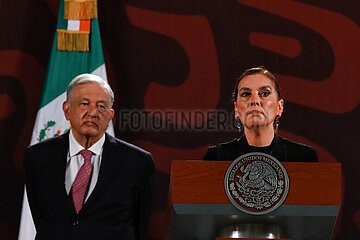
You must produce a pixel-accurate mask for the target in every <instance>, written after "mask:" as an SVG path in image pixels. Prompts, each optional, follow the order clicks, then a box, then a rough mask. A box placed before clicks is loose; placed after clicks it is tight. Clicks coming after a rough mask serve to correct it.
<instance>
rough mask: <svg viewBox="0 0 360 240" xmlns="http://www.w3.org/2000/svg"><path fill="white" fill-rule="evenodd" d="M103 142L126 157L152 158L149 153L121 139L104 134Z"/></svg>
mask: <svg viewBox="0 0 360 240" xmlns="http://www.w3.org/2000/svg"><path fill="white" fill-rule="evenodd" d="M105 142H107V144H110V145H111V146H112V147H113V148H114V149H116V150H119V151H122V152H123V153H124V154H126V155H133V156H138V157H147V158H148V157H150V158H152V156H151V153H150V152H148V151H146V150H144V149H142V148H140V147H138V146H136V145H134V144H131V143H129V142H126V141H124V140H122V139H119V138H116V137H112V136H111V135H109V134H106V138H105Z"/></svg>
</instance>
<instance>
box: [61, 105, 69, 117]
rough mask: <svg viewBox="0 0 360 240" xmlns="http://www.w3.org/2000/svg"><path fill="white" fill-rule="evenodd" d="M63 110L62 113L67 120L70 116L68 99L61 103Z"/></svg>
mask: <svg viewBox="0 0 360 240" xmlns="http://www.w3.org/2000/svg"><path fill="white" fill-rule="evenodd" d="M62 107H63V111H64V115H65V118H66V120H69V116H70V103H69V102H68V101H65V102H64V103H63V106H62Z"/></svg>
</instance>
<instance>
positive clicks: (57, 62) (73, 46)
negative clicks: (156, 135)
mask: <svg viewBox="0 0 360 240" xmlns="http://www.w3.org/2000/svg"><path fill="white" fill-rule="evenodd" d="M82 73H92V74H95V75H98V76H100V77H101V78H103V79H104V80H107V77H106V69H105V63H104V55H103V51H102V45H101V38H100V30H99V23H98V19H97V2H96V1H88V0H84V1H76V0H65V1H64V0H61V1H60V7H59V13H58V22H57V30H56V32H55V37H54V41H53V45H52V49H51V56H50V60H49V65H48V69H47V72H46V77H45V82H44V86H43V92H42V97H41V101H40V106H39V110H38V113H37V116H36V120H35V125H34V129H33V133H32V138H31V142H30V145H33V144H35V143H38V142H41V141H43V140H44V139H47V138H51V137H54V136H57V135H60V134H62V133H64V132H65V131H67V130H69V128H70V125H69V122H68V121H66V119H65V116H64V113H63V111H62V104H63V102H64V101H65V100H66V89H67V86H68V85H69V83H70V81H71V80H72V79H73V78H74V77H76V76H77V75H79V74H82ZM107 132H108V133H109V134H111V135H113V136H114V131H113V125H112V122H110V124H109V127H108V129H107ZM35 233H36V231H35V227H34V223H33V221H32V217H31V212H30V208H29V205H28V201H27V196H26V191H25V194H24V199H23V208H22V214H21V222H20V230H19V240H30V239H31V240H33V239H34V237H35Z"/></svg>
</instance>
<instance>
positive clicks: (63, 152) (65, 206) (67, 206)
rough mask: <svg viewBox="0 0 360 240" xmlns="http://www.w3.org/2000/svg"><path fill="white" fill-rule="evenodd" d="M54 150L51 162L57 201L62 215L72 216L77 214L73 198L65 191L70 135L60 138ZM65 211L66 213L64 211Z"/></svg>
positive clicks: (51, 154)
mask: <svg viewBox="0 0 360 240" xmlns="http://www.w3.org/2000/svg"><path fill="white" fill-rule="evenodd" d="M54 146H55V147H54V149H52V151H51V153H50V156H51V157H50V159H49V161H52V162H53V164H52V165H53V171H51V172H52V173H50V174H53V175H56V176H54V178H52V179H55V182H54V186H53V191H54V197H55V198H56V199H57V202H58V206H59V209H60V211H61V212H62V213H65V214H66V215H68V216H71V215H73V214H74V213H75V209H74V205H73V203H72V200H71V198H70V197H69V195H68V194H67V192H66V189H65V171H66V159H67V154H68V149H69V133H66V134H64V135H62V136H60V137H59V138H58V142H56V143H55V145H54ZM64 210H65V211H64Z"/></svg>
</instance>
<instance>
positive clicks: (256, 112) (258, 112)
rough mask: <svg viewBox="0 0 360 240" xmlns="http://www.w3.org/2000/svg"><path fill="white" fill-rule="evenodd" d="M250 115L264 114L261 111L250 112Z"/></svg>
mask: <svg viewBox="0 0 360 240" xmlns="http://www.w3.org/2000/svg"><path fill="white" fill-rule="evenodd" d="M248 114H262V112H261V111H259V110H251V111H249V112H248Z"/></svg>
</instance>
